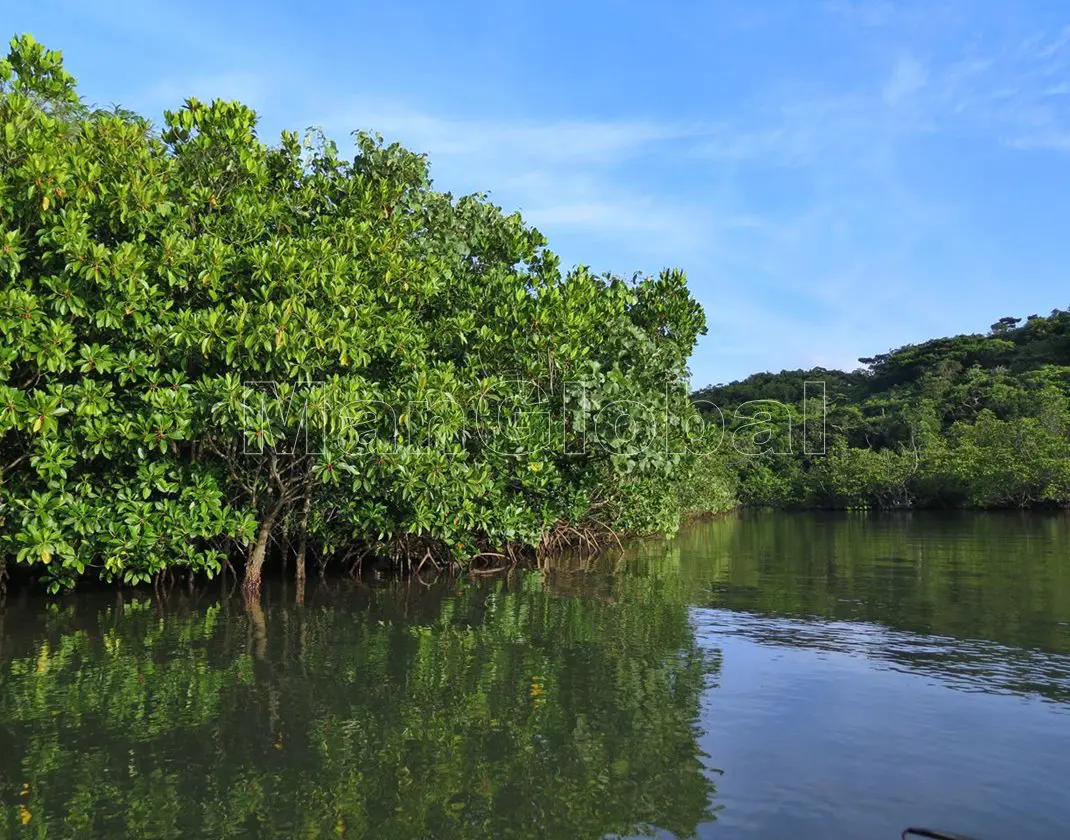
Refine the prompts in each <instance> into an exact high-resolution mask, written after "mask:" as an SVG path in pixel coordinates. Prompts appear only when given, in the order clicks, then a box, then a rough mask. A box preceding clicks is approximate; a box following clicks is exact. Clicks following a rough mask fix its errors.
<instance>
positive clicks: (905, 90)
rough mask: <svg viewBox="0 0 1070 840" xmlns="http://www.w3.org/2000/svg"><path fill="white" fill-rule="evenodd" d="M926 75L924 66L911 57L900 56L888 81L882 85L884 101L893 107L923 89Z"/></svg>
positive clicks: (926, 78)
mask: <svg viewBox="0 0 1070 840" xmlns="http://www.w3.org/2000/svg"><path fill="white" fill-rule="evenodd" d="M927 80H928V74H927V72H926V69H925V65H924V64H922V63H921V62H920V61H919V60H918V59H916V58H915V57H914V56H911V55H904V56H900V58H899V60H898V61H897V62H896V63H895V67H894V69H893V70H892V73H891V75H890V76H889V77H888V81H887V82H885V84H884V101H885V103H886V104H887V105H889V106H891V107H895V106H896V105H900V104H902V103H903V102H905V101H906V100H908V99H909V98H910V97H911V96H912V95H913V94H915V93H917V92H918V91H920V90H921V89H922V88H924V87H925V84H926V82H927Z"/></svg>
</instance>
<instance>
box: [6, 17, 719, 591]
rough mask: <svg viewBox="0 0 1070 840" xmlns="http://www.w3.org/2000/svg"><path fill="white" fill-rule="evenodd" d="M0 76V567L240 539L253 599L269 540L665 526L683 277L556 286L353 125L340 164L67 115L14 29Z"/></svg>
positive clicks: (698, 318) (396, 543)
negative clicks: (350, 152)
mask: <svg viewBox="0 0 1070 840" xmlns="http://www.w3.org/2000/svg"><path fill="white" fill-rule="evenodd" d="M0 78H2V81H3V88H2V89H0V171H2V172H3V175H2V179H3V180H2V182H0V274H2V275H3V277H4V278H5V279H4V285H3V288H2V291H0V436H2V437H0V440H2V444H3V447H2V451H3V453H4V454H3V456H2V458H0V471H2V473H0V481H2V484H0V505H2V508H0V563H2V562H3V558H4V557H5V556H6V557H7V558H8V559H9V560H11V559H13V560H14V561H15V562H16V563H19V564H24V565H25V564H36V565H37V566H39V567H40V568H41V569H43V575H44V577H45V579H46V581H47V582H48V585H49V587H50V588H51V589H52V590H53V591H55V590H57V589H59V588H60V587H63V586H68V585H71V584H72V583H73V582H74V581H75V580H76V579H77V578H79V577H80V576H83V575H86V574H93V575H96V576H100V577H103V578H105V579H109V580H110V579H115V578H118V579H121V580H123V581H126V582H128V583H135V582H144V581H147V580H150V579H153V578H155V577H156V576H158V575H159V574H160V573H161V572H162V571H163V570H165V569H168V568H171V567H176V566H177V567H180V568H182V569H184V570H188V571H189V572H191V573H204V574H213V573H214V572H215V571H217V570H218V569H219V568H220V566H221V564H222V563H224V562H226V561H227V558H228V557H237V556H240V554H241V553H245V563H246V575H247V578H248V582H249V584H250V587H251V589H253V590H255V588H256V586H257V585H258V582H259V578H260V574H261V569H262V567H263V566H264V564H265V562H267V561H268V560H270V559H271V558H272V557H273V556H277V554H278V553H279V551H281V549H277V548H273V547H274V546H277V545H278V543H279V537H280V534H281V533H282V532H286V533H287V534H290V535H296V540H297V541H299V542H300V545H301V546H302V547H303V548H302V553H301V557H302V562H303V557H304V547H307V552H308V554H309V555H310V556H316V557H318V558H319V559H321V560H325V559H327V558H330V557H331V556H333V555H336V554H341V553H346V552H353V551H357V552H375V553H380V554H383V553H386V554H391V555H392V556H394V557H395V558H397V559H399V560H403V561H405V562H409V563H411V562H413V561H417V562H423V560H424V559H430V560H432V561H433V562H436V563H454V562H461V563H464V562H468V561H469V560H471V559H472V558H474V557H476V556H478V555H481V554H489V553H491V552H493V553H495V554H500V553H501V552H503V551H506V552H508V553H510V554H511V555H512V554H514V553H515V552H516V551H525V550H526V551H534V550H536V549H537V548H538V549H541V550H548V549H552V548H554V547H557V546H558V543H560V542H561V540H560V539H558V537H559V535H560V534H562V533H566V532H569V533H572V532H576V533H590V532H595V533H596V534H598V535H600V538H601V539H604V538H606V536H607V535H608V534H610V533H611V532H614V531H620V530H625V531H635V532H672V531H673V530H674V529H675V527H676V524H677V523H678V521H679V519H680V516H681V514H682V512H684V511H683V509H682V504H683V503H684V500H683V497H682V496H681V477H682V476H684V475H688V474H689V471H690V470H691V468H692V464H693V461H694V459H695V458H697V457H699V456H700V454H699V452H697V451H695V452H691V451H689V446H688V443H689V440H688V439H689V434H688V427H689V424H692V421H693V420H694V416H695V412H694V409H693V408H692V407H691V405H690V402H689V400H688V399H687V395H686V389H685V382H686V376H687V369H686V361H687V358H688V356H689V354H690V352H691V350H692V348H693V346H694V343H695V341H696V339H697V337H698V335H699V334H701V333H702V332H704V331H705V326H704V319H703V314H702V310H701V307H699V305H698V304H697V303H696V302H695V300H694V299H693V298H692V297H691V296H690V294H689V293H688V291H687V287H686V283H685V280H684V276H683V274H682V273H680V272H678V271H665V272H663V273H662V274H661V275H660V276H658V277H643V278H635V279H633V281H631V282H628V281H625V280H622V279H620V278H616V277H611V276H597V275H595V274H593V273H591V272H590V271H588V269H586V268H585V267H582V266H581V267H579V268H577V269H575V270H573V271H571V272H568V273H564V274H563V273H562V272H561V271H560V270H559V267H558V260H557V258H556V257H555V256H554V255H553V254H552V253H551V252H550V251H548V250H547V249H546V242H545V240H544V238H543V237H542V235H541V234H539V232H538V231H536V230H533V229H531V228H529V227H527V226H525V225H524V223H523V222H522V220H521V218H520V217H519V215H517V214H511V215H506V214H504V213H503V212H502V211H501V209H500V208H498V207H495V206H494V205H492V204H490V203H489V202H488V201H486V200H485V198H483V197H481V196H468V197H464V198H459V199H455V198H454V197H452V196H450V195H448V194H443V193H440V192H436V191H435V190H434V189H433V188H432V185H431V181H430V179H429V176H428V168H427V163H426V161H425V160H424V159H423V158H422V157H421V156H419V155H416V154H413V153H411V152H408V151H406V150H405V149H403V148H401V147H400V146H397V145H396V144H395V145H390V146H387V145H384V144H383V142H382V141H381V139H379V138H376V137H373V136H370V135H367V134H362V133H361V134H357V136H356V141H357V152H356V155H355V156H354V157H352V158H348V159H347V158H343V157H342V156H341V154H340V152H339V150H338V148H337V147H336V146H335V145H334V144H333V143H332V142H331V141H329V140H327V139H326V138H324V137H322V136H320V135H317V134H312V135H310V136H308V137H306V138H303V139H302V138H299V137H298V136H297V135H295V134H293V133H290V132H284V133H283V135H282V138H281V140H280V142H279V143H278V144H277V145H274V146H270V145H267V144H265V143H263V142H261V141H260V139H259V138H258V136H257V117H256V114H255V113H254V112H252V111H251V110H250V109H248V108H247V107H245V106H243V105H241V104H240V103H236V102H223V101H215V102H212V103H204V102H200V101H198V100H195V99H189V100H187V101H186V102H185V104H184V105H183V107H181V108H179V109H177V110H175V111H169V112H167V113H166V114H165V116H164V124H163V126H162V128H161V130H159V131H157V130H156V129H154V128H153V127H152V126H151V125H150V124H149V123H148V122H147V121H146V120H145V119H143V118H141V117H138V116H137V115H133V114H130V113H127V112H123V111H118V112H115V113H105V112H99V111H93V112H91V111H89V110H88V109H86V108H84V107H82V106H81V105H80V103H79V101H78V99H77V96H76V94H75V92H74V84H73V80H72V79H71V77H70V76H69V75H67V74H66V72H65V71H64V70H63V68H62V64H61V62H60V59H59V55H58V54H57V53H54V52H49V51H46V50H44V49H43V48H41V47H40V46H39V45H37V44H36V43H35V42H34V41H33V40H32V39H31V38H29V36H24V37H22V38H18V39H15V40H14V41H13V42H12V48H11V54H10V56H9V58H8V59H7V62H6V63H5V64H4V65H3V68H2V77H0ZM711 498H715V499H716V500H717V504H723V503H724V502H725V498H726V493H725V492H720V493H714V494H713V495H712V496H711ZM701 501H702V500H701V499H697V498H694V497H693V498H691V500H690V502H691V503H695V502H700V503H701ZM563 523H566V524H567V525H568V526H569V529H571V530H568V529H562V524H563ZM246 546H247V547H248V549H247V550H246V549H244V547H246ZM273 551H274V552H275V553H274V554H273Z"/></svg>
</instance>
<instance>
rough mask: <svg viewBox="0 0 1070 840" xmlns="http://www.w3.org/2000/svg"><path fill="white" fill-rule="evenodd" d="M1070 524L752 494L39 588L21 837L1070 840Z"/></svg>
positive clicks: (6, 660)
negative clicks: (231, 567) (249, 564)
mask: <svg viewBox="0 0 1070 840" xmlns="http://www.w3.org/2000/svg"><path fill="white" fill-rule="evenodd" d="M1068 548H1070V520H1068V519H1067V518H1066V517H1041V516H1018V515H1003V514H978V515H960V516H939V515H932V514H924V515H923V514H913V515H896V516H864V515H828V516H825V515H822V516H817V515H812V514H746V515H742V516H738V517H737V516H732V517H726V518H722V519H717V520H714V521H710V522H706V523H701V524H697V525H694V526H692V527H690V528H689V529H688V530H687V531H686V532H685V533H683V534H681V536H680V537H678V538H677V539H675V540H673V541H670V542H665V543H660V542H655V543H646V544H644V545H643V546H642V547H640V548H639V549H637V550H634V551H632V552H629V553H628V554H626V555H624V556H622V557H607V558H603V559H601V560H600V561H598V562H596V563H586V564H585V563H582V562H580V561H574V562H571V563H568V562H562V563H560V564H557V567H556V568H554V569H552V570H548V571H545V572H543V573H539V572H526V573H516V574H512V575H510V576H508V577H504V578H487V579H482V580H476V581H467V580H466V581H456V580H454V581H442V582H440V583H436V584H432V585H430V586H424V585H421V584H420V583H418V582H410V583H397V582H394V583H390V582H382V583H365V584H360V583H356V582H350V581H346V582H344V583H343V582H339V581H333V582H327V583H324V584H319V585H312V584H310V588H309V591H308V592H307V593H306V596H305V599H304V603H302V604H297V603H295V593H294V592H293V590H292V588H290V589H287V588H284V587H278V586H277V587H274V588H268V589H267V590H266V592H265V598H264V603H263V607H262V609H260V610H252V611H250V610H246V609H245V608H244V607H243V605H242V604H241V602H240V600H235V599H230V598H224V597H221V595H220V591H219V590H218V588H214V589H212V590H209V591H206V592H203V593H199V594H198V595H197V596H195V597H191V596H189V595H188V594H181V593H179V592H178V591H177V590H176V591H175V592H174V594H172V595H170V596H168V598H167V599H166V600H165V601H162V602H160V601H157V600H154V599H153V598H152V597H151V596H150V595H148V594H140V595H131V594H129V593H127V594H124V595H121V596H120V595H116V594H111V595H102V594H81V595H73V596H68V597H66V598H63V599H59V600H52V599H45V598H35V597H22V598H19V599H16V600H14V601H9V603H8V604H7V607H6V609H5V610H3V611H2V612H0V806H2V811H0V836H41V837H75V836H78V837H89V836H93V837H109V838H110V837H124V836H136V837H239V836H241V837H286V838H291V837H320V836H322V837H367V838H371V837H375V838H399V840H401V838H406V840H408V838H461V837H472V838H476V837H480V838H482V837H486V838H500V837H516V838H520V837H524V838H570V839H571V838H585V837H591V838H603V837H607V836H638V835H642V834H644V833H645V834H656V835H658V836H662V837H680V838H682V837H688V836H696V835H697V836H699V837H703V838H706V837H716V838H744V839H745V840H747V839H749V838H781V837H783V838H799V840H808V839H809V838H851V839H852V840H853V839H854V838H858V840H862V838H874V840H877V838H894V837H898V835H899V832H900V831H901V830H902V829H903V828H904V827H905V826H906V825H918V824H921V825H929V826H933V827H939V828H944V829H946V830H951V831H957V832H960V833H963V834H968V835H973V836H976V837H977V838H979V840H985V838H990V839H991V840H997V838H1059V837H1065V836H1070V794H1067V786H1066V785H1067V779H1070V550H1068Z"/></svg>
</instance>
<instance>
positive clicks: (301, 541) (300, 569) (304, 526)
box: [294, 494, 312, 592]
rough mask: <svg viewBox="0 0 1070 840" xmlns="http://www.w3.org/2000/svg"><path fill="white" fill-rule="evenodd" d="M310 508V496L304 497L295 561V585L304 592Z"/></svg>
mask: <svg viewBox="0 0 1070 840" xmlns="http://www.w3.org/2000/svg"><path fill="white" fill-rule="evenodd" d="M311 507H312V497H311V494H310V495H308V496H306V497H305V506H304V508H303V509H302V511H301V525H300V533H299V534H298V536H297V559H296V560H295V561H294V565H295V566H296V572H295V573H296V577H297V585H298V586H299V587H300V588H301V591H302V592H303V591H304V588H305V554H306V552H307V551H308V511H309V509H310V508H311Z"/></svg>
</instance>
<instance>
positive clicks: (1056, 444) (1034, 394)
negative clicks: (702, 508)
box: [692, 309, 1070, 508]
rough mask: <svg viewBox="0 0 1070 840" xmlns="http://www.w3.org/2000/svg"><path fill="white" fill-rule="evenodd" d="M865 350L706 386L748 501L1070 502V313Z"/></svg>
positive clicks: (702, 402) (846, 504)
mask: <svg viewBox="0 0 1070 840" xmlns="http://www.w3.org/2000/svg"><path fill="white" fill-rule="evenodd" d="M859 361H860V362H861V363H862V364H863V365H865V366H866V367H865V368H860V369H859V370H856V371H853V372H843V371H835V370H825V369H824V368H814V369H812V370H795V371H782V372H780V373H756V374H754V375H752V376H749V377H747V378H746V379H744V380H742V381H739V382H732V383H729V384H727V385H716V386H710V387H707V388H703V389H701V390H699V391H696V392H695V393H694V394H693V395H692V398H693V399H694V400H695V401H696V403H697V404H698V406H699V408H700V410H702V411H703V413H704V415H705V416H706V417H707V418H708V419H714V420H715V421H716V422H720V418H719V416H717V409H714V408H713V406H717V408H718V409H719V410H720V411H721V413H722V414H723V416H724V418H725V421H726V425H727V434H726V437H725V446H728V447H731V448H732V462H733V464H734V465H735V468H736V469H737V470H738V472H739V476H740V500H741V501H742V502H743V503H744V504H749V505H773V506H778V507H780V506H801V507H832V508H853V507H879V508H894V507H985V508H1001V507H1057V508H1066V507H1070V310H1059V309H1056V310H1053V311H1052V313H1051V314H1050V315H1047V316H1040V315H1031V316H1029V318H1027V319H1025V320H1024V321H1023V320H1022V319H1019V318H1001V319H1000V320H999V321H997V322H996V323H995V324H993V325H992V327H991V329H990V331H989V332H988V333H987V334H985V335H980V334H977V335H959V336H954V337H951V338H938V339H933V340H932V341H926V342H924V343H922V344H917V345H907V346H906V347H901V348H899V349H897V350H892V351H891V352H888V353H883V354H880V355H877V356H872V357H869V358H863V359H860V360H859ZM806 382H810V383H822V382H823V383H824V402H825V417H824V423H822V416H821V414H822V411H821V409H822V400H821V386H820V385H816V384H815V385H810V386H808V387H809V392H808V393H809V397H810V399H809V400H808V401H807V403H806V404H804V402H803V396H804V383H806ZM755 401H764V402H755ZM770 401H772V402H770ZM804 411H805V414H806V416H804ZM804 419H805V420H806V421H807V422H806V423H805V425H804V423H803V421H804Z"/></svg>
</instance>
